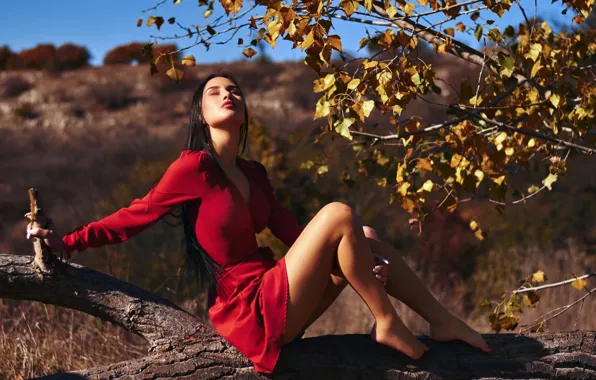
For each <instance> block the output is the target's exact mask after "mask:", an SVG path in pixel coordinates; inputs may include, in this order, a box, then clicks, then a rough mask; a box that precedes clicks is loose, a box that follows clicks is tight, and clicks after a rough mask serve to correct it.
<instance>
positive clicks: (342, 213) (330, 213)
mask: <svg viewBox="0 0 596 380" xmlns="http://www.w3.org/2000/svg"><path fill="white" fill-rule="evenodd" d="M321 216H322V217H323V218H324V219H325V220H326V221H327V222H328V223H329V224H330V225H333V226H340V225H349V226H353V225H354V222H355V221H356V220H357V216H356V213H355V212H354V210H353V209H352V207H350V206H348V205H346V204H345V203H341V202H331V203H329V204H327V205H325V207H323V208H322V209H321Z"/></svg>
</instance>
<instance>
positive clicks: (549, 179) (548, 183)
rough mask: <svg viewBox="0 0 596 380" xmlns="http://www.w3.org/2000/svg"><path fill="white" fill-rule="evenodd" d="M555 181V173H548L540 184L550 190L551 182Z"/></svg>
mask: <svg viewBox="0 0 596 380" xmlns="http://www.w3.org/2000/svg"><path fill="white" fill-rule="evenodd" d="M556 181H557V175H556V174H552V173H550V174H549V175H548V177H546V178H545V179H543V180H542V184H543V185H544V186H546V187H547V189H548V190H552V189H553V188H552V184H553V183H555V182H556Z"/></svg>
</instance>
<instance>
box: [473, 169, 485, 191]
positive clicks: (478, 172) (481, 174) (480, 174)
mask: <svg viewBox="0 0 596 380" xmlns="http://www.w3.org/2000/svg"><path fill="white" fill-rule="evenodd" d="M474 177H476V179H477V180H478V183H477V184H476V187H478V185H480V182H482V180H483V179H484V172H483V171H482V170H480V169H476V170H475V171H474Z"/></svg>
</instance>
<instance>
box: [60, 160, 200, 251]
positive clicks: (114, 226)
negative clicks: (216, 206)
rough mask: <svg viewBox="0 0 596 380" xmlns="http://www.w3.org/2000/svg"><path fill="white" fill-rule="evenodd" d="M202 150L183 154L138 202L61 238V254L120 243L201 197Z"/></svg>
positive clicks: (136, 200)
mask: <svg viewBox="0 0 596 380" xmlns="http://www.w3.org/2000/svg"><path fill="white" fill-rule="evenodd" d="M204 154H206V153H204V152H202V151H184V152H182V154H181V155H180V157H179V158H178V159H177V160H176V161H174V162H173V163H172V164H171V165H170V166H169V167H168V169H167V170H166V172H165V173H164V175H163V176H162V178H161V179H160V180H159V182H158V183H157V185H155V187H153V188H152V189H151V190H150V191H149V193H148V194H147V195H145V196H144V197H143V198H142V199H135V200H133V201H132V203H131V204H130V205H129V206H128V207H124V208H121V209H120V210H118V211H116V212H115V213H113V214H111V215H108V216H106V217H105V218H103V219H100V220H98V221H94V222H91V223H89V224H87V225H84V226H81V227H79V228H77V229H75V230H74V231H72V232H70V233H68V234H66V235H64V236H63V238H62V242H63V244H64V247H65V251H67V252H71V251H73V250H77V251H83V250H85V249H86V248H89V247H91V248H96V247H100V246H102V245H106V244H116V243H120V242H123V241H125V240H127V239H129V238H131V237H133V236H135V235H136V234H138V233H140V232H141V231H143V230H144V229H146V228H147V227H149V226H151V225H152V224H154V223H155V222H157V221H158V220H159V219H160V218H161V217H162V216H164V215H165V214H167V213H169V212H171V211H172V210H174V209H175V208H176V207H177V206H179V205H181V204H183V203H184V202H187V201H191V200H195V199H199V198H201V196H202V195H203V193H204V192H205V190H206V187H207V181H206V180H205V170H204V164H202V162H203V155H204Z"/></svg>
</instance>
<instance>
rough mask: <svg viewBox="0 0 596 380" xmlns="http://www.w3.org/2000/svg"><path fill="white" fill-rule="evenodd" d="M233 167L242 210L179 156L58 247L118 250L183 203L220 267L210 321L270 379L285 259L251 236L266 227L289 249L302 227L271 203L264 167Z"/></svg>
mask: <svg viewBox="0 0 596 380" xmlns="http://www.w3.org/2000/svg"><path fill="white" fill-rule="evenodd" d="M237 162H238V165H239V168H240V169H241V170H242V171H243V173H244V175H245V176H246V178H247V179H248V182H249V185H250V201H249V202H248V203H247V202H246V201H245V200H244V198H243V197H242V194H241V193H240V191H239V190H238V188H236V186H235V185H234V184H233V183H232V182H231V181H230V180H229V179H228V177H227V176H226V174H225V172H224V171H223V170H222V169H221V168H220V167H219V166H218V165H217V162H216V161H215V160H214V159H213V158H212V157H211V156H210V155H209V154H208V153H207V152H205V151H192V150H185V151H183V152H182V154H181V155H180V158H178V159H177V160H176V161H174V162H173V163H172V164H171V165H170V167H169V168H168V169H167V171H166V172H165V174H164V175H163V177H162V178H161V180H160V181H159V183H158V184H157V185H156V186H155V187H154V188H153V189H151V191H150V192H149V193H148V194H147V195H146V196H145V197H143V198H142V199H135V200H134V201H133V202H132V203H131V204H130V206H128V207H125V208H122V209H120V210H118V211H116V212H115V213H113V214H111V215H109V216H107V217H105V218H103V219H101V220H98V221H95V222H92V223H89V224H87V225H85V226H82V227H79V228H78V229H76V230H74V231H73V232H71V233H69V234H67V235H65V236H64V238H63V242H64V245H65V247H66V250H67V251H72V250H78V251H82V250H84V249H85V248H88V247H99V246H102V245H105V244H115V243H120V242H123V241H125V240H127V239H128V238H130V237H132V236H134V235H136V234H138V233H139V232H141V231H142V230H144V229H145V228H147V227H149V226H150V225H152V224H154V223H155V222H156V221H157V220H158V219H159V218H161V217H162V216H163V215H165V214H167V213H168V212H170V211H172V210H173V209H175V208H176V207H177V206H180V205H181V204H183V203H186V204H187V206H188V211H189V216H190V218H191V222H193V223H195V232H196V235H197V239H198V241H199V243H200V244H201V246H202V247H203V248H204V249H205V250H206V251H207V252H208V253H209V255H210V256H211V257H212V258H213V259H214V260H215V261H216V262H217V263H218V264H219V265H220V266H221V268H222V272H221V275H220V276H218V283H217V288H216V292H215V294H216V296H215V298H214V299H211V300H210V302H209V317H210V319H211V322H212V324H213V326H214V327H215V329H216V330H217V331H218V332H219V333H220V334H221V335H222V336H223V337H224V338H225V339H226V340H228V341H229V342H230V343H231V344H232V345H234V346H235V347H236V348H237V349H238V350H239V351H240V352H242V353H243V354H244V355H245V356H246V357H247V358H248V359H249V360H250V361H251V362H252V363H253V364H254V368H255V370H257V371H259V372H265V373H271V372H273V369H274V367H275V364H276V363H277V360H278V358H279V354H280V351H281V347H282V345H283V337H284V334H285V331H286V312H287V304H288V297H289V292H288V275H287V271H286V262H285V259H283V258H282V259H281V260H278V261H276V260H275V259H274V258H273V253H272V251H271V249H270V248H269V247H259V246H258V244H257V240H256V236H255V235H256V234H257V233H259V232H261V231H262V230H263V229H264V228H265V227H266V226H267V227H269V229H270V230H271V232H272V233H273V234H274V235H275V236H276V237H278V238H279V239H280V240H281V241H282V242H283V243H284V244H286V245H287V246H288V247H289V246H291V245H292V244H293V243H294V241H295V240H296V239H297V238H298V236H299V235H300V233H301V232H302V227H300V226H299V225H298V223H297V220H296V217H295V216H294V215H292V214H291V213H290V212H288V211H287V210H286V209H285V208H284V207H283V206H282V205H281V203H280V202H279V201H278V200H277V198H276V197H275V193H274V191H273V187H272V186H271V184H270V182H269V180H268V178H267V172H266V169H265V167H264V166H263V165H262V164H260V163H259V162H257V161H252V160H250V161H248V160H244V159H241V158H239V159H238V161H237ZM199 203H200V207H199Z"/></svg>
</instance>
